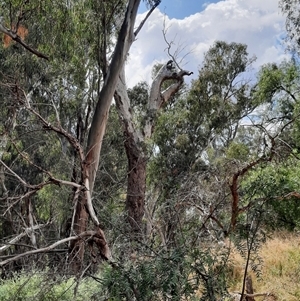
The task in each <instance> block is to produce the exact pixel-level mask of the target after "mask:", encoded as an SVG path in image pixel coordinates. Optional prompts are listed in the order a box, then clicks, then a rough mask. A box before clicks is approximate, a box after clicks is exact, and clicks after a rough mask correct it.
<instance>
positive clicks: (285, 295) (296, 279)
mask: <svg viewBox="0 0 300 301" xmlns="http://www.w3.org/2000/svg"><path fill="white" fill-rule="evenodd" d="M260 256H261V258H262V259H263V267H262V276H261V277H260V278H259V279H256V276H255V275H254V274H253V275H252V279H253V287H254V290H255V292H256V293H265V292H270V293H273V294H274V295H275V296H276V297H277V300H278V301H299V300H300V235H299V234H290V233H285V232H281V233H276V234H275V235H274V236H273V238H272V239H269V240H267V242H266V243H265V244H264V245H263V246H262V248H261V251H260ZM231 260H232V262H233V268H232V275H231V276H232V279H233V281H232V286H231V288H230V291H241V287H242V278H243V271H244V260H243V259H242V258H241V256H240V255H239V254H238V253H237V252H236V251H233V252H232V257H231ZM255 300H267V299H264V298H263V297H258V298H256V299H255Z"/></svg>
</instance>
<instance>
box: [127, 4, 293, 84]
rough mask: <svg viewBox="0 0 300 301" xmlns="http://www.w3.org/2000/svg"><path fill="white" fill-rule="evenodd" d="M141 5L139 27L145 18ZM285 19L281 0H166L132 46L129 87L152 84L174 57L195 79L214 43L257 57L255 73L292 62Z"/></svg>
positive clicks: (145, 9)
mask: <svg viewBox="0 0 300 301" xmlns="http://www.w3.org/2000/svg"><path fill="white" fill-rule="evenodd" d="M146 12H147V8H146V6H145V5H144V2H143V1H142V5H141V6H140V9H139V15H138V17H137V22H136V24H137V25H138V24H139V23H140V22H141V21H142V20H143V18H144V17H145V15H146ZM284 22H285V18H284V16H283V15H282V13H281V11H280V9H279V7H278V0H222V1H218V0H210V1H209V0H162V1H161V4H160V5H159V6H158V8H156V10H155V11H154V12H153V13H152V15H151V16H150V18H149V19H148V20H147V22H146V24H145V25H144V27H143V29H142V30H141V31H140V32H139V34H138V36H137V39H136V41H135V42H134V43H133V45H132V46H131V50H130V54H129V58H128V60H127V65H126V78H127V85H128V87H133V86H134V85H136V84H137V83H138V82H141V81H146V82H148V83H150V82H151V70H152V68H153V66H154V65H155V64H157V63H166V62H167V61H168V60H169V59H170V58H169V56H168V53H167V50H166V48H167V44H166V42H165V41H164V36H163V30H164V28H165V29H166V38H167V40H168V41H169V42H172V48H171V52H172V54H176V56H177V61H178V62H180V65H181V67H182V68H183V69H185V70H188V71H192V72H193V73H194V74H193V76H192V77H190V78H188V79H187V81H190V79H191V78H197V76H198V70H199V69H200V67H201V64H202V62H203V57H204V54H205V52H207V51H208V49H209V48H210V47H211V46H212V45H213V43H214V42H215V41H216V40H222V41H226V42H228V43H230V42H237V43H244V44H247V45H248V53H249V56H250V57H252V56H256V57H257V59H256V61H255V63H254V64H253V68H254V70H258V69H259V67H260V66H262V65H263V64H266V63H270V62H272V63H273V62H275V63H279V62H281V61H282V60H284V59H287V58H288V54H287V52H286V51H285V49H284V45H283V37H284V34H285V27H284Z"/></svg>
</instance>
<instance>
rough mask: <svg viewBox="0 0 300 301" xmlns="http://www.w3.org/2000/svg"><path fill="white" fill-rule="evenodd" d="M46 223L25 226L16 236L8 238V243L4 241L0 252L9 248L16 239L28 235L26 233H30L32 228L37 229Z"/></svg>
mask: <svg viewBox="0 0 300 301" xmlns="http://www.w3.org/2000/svg"><path fill="white" fill-rule="evenodd" d="M47 225H48V223H47V224H39V225H35V226H32V227H29V228H26V229H25V230H24V232H23V233H21V234H19V235H17V236H16V237H14V238H13V239H12V240H10V241H9V242H8V243H6V244H5V245H4V246H2V247H0V252H3V251H5V250H6V249H8V248H10V247H11V246H12V245H14V244H15V243H16V242H17V241H19V240H20V239H21V238H22V237H24V236H26V235H28V233H31V232H32V231H34V230H38V229H41V228H43V227H45V226H47Z"/></svg>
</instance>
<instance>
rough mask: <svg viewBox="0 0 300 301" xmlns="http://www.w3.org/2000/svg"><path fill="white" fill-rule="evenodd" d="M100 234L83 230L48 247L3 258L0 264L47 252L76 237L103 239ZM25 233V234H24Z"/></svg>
mask: <svg viewBox="0 0 300 301" xmlns="http://www.w3.org/2000/svg"><path fill="white" fill-rule="evenodd" d="M101 234H102V233H100V232H99V231H92V230H90V231H85V232H82V233H80V234H79V235H77V236H71V237H67V238H64V239H61V240H58V241H56V242H55V243H54V244H52V245H50V246H48V247H45V248H40V249H36V250H31V251H28V252H24V253H22V254H18V255H16V256H14V257H12V258H8V259H6V260H3V261H1V262H0V266H4V265H6V264H8V263H10V262H12V261H16V260H18V259H20V258H22V257H25V256H29V255H34V254H39V253H45V252H48V251H49V250H53V249H54V248H56V247H57V246H59V245H61V244H64V243H67V242H69V241H72V240H77V239H87V238H90V239H94V238H95V239H98V240H99V239H103V237H101ZM25 235H26V234H25Z"/></svg>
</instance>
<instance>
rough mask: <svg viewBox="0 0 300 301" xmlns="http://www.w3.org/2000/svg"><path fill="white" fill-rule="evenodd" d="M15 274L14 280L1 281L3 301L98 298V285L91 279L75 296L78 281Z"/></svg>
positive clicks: (50, 276) (77, 300)
mask: <svg viewBox="0 0 300 301" xmlns="http://www.w3.org/2000/svg"><path fill="white" fill-rule="evenodd" d="M31 273H32V274H26V273H20V274H15V275H14V277H13V278H12V279H7V280H1V281H0V299H1V300H3V301H21V300H22V301H32V300H35V301H58V300H59V301H73V300H74V301H84V300H100V298H96V297H95V296H97V292H98V286H99V285H98V284H97V282H95V281H94V280H91V279H90V278H86V279H84V280H82V281H81V282H80V284H79V286H78V290H77V291H78V293H77V295H76V296H74V288H75V286H76V280H75V279H74V278H64V277H60V276H59V275H58V274H56V275H55V274H50V273H49V274H47V273H43V274H40V272H31Z"/></svg>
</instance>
